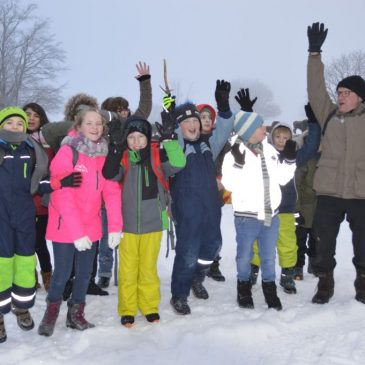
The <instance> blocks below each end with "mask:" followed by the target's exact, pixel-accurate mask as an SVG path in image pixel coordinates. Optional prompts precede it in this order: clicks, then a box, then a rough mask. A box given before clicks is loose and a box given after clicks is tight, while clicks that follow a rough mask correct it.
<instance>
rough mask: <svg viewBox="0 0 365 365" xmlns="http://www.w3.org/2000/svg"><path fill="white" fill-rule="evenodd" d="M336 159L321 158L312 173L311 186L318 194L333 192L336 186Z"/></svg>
mask: <svg viewBox="0 0 365 365" xmlns="http://www.w3.org/2000/svg"><path fill="white" fill-rule="evenodd" d="M337 179H338V161H337V160H329V159H323V158H321V159H320V160H319V161H318V164H317V170H316V173H315V175H314V182H313V188H314V190H315V191H316V192H317V193H318V194H334V193H336V192H337V190H336V187H337V186H338V181H337Z"/></svg>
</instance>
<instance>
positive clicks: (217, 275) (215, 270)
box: [207, 260, 226, 281]
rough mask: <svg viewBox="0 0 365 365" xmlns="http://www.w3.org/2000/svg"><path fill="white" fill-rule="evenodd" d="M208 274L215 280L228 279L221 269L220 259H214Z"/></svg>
mask: <svg viewBox="0 0 365 365" xmlns="http://www.w3.org/2000/svg"><path fill="white" fill-rule="evenodd" d="M207 276H208V277H210V278H212V279H213V280H215V281H226V278H225V277H224V276H223V275H222V273H221V271H220V270H219V261H218V260H214V261H213V263H212V264H211V265H210V267H209V270H208V271H207Z"/></svg>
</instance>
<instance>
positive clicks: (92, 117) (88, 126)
mask: <svg viewBox="0 0 365 365" xmlns="http://www.w3.org/2000/svg"><path fill="white" fill-rule="evenodd" d="M78 131H79V132H81V133H82V134H83V135H84V136H85V137H86V138H87V139H89V140H90V141H93V142H97V141H98V140H99V139H100V138H101V136H102V135H103V131H104V126H103V121H102V119H101V115H100V114H99V113H96V112H92V111H90V112H87V113H86V114H85V116H84V119H83V121H82V123H81V125H80V126H79V127H78Z"/></svg>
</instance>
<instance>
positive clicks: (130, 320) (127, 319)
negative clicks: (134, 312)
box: [120, 316, 134, 328]
mask: <svg viewBox="0 0 365 365" xmlns="http://www.w3.org/2000/svg"><path fill="white" fill-rule="evenodd" d="M120 323H121V324H122V326H124V327H127V328H132V327H133V325H134V317H133V316H122V317H121V318H120Z"/></svg>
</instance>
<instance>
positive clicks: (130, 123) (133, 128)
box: [124, 116, 152, 141]
mask: <svg viewBox="0 0 365 365" xmlns="http://www.w3.org/2000/svg"><path fill="white" fill-rule="evenodd" d="M124 128H125V130H126V131H127V136H128V135H129V134H131V133H133V132H139V133H142V134H144V135H145V136H146V137H147V140H148V141H150V140H151V135H152V127H151V124H150V122H148V121H147V120H145V119H143V118H139V117H136V116H132V117H129V118H128V119H127V120H126V122H125V126H124Z"/></svg>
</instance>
